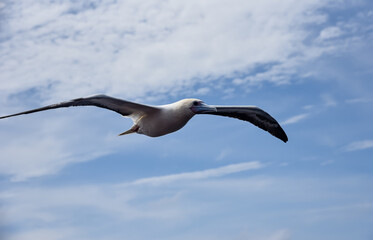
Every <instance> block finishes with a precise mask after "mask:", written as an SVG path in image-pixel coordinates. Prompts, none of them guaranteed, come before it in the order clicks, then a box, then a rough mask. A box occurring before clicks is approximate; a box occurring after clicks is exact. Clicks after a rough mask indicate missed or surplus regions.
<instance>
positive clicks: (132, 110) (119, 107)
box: [0, 94, 159, 119]
mask: <svg viewBox="0 0 373 240" xmlns="http://www.w3.org/2000/svg"><path fill="white" fill-rule="evenodd" d="M75 106H96V107H100V108H106V109H109V110H112V111H114V112H117V113H119V114H121V115H123V116H129V115H131V114H150V113H154V112H156V111H159V108H157V107H153V106H148V105H143V104H139V103H134V102H130V101H126V100H122V99H118V98H113V97H109V96H106V95H102V94H100V95H93V96H90V97H85V98H76V99H73V100H70V101H66V102H61V103H57V104H52V105H48V106H45V107H41V108H36V109H32V110H29V111H25V112H20V113H16V114H11V115H7V116H2V117H0V119H2V118H8V117H14V116H18V115H22V114H29V113H34V112H40V111H45V110H50V109H55V108H64V107H75Z"/></svg>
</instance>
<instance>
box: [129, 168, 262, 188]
mask: <svg viewBox="0 0 373 240" xmlns="http://www.w3.org/2000/svg"><path fill="white" fill-rule="evenodd" d="M262 167H263V165H262V164H261V163H260V162H246V163H238V164H231V165H228V166H223V167H219V168H213V169H207V170H203V171H196V172H186V173H178V174H171V175H166V176H160V177H151V178H143V179H138V180H136V181H134V182H133V184H154V185H157V184H163V183H170V182H175V181H181V180H195V179H206V178H211V177H221V176H224V175H228V174H232V173H237V172H244V171H248V170H252V169H259V168H262Z"/></svg>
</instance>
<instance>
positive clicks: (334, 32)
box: [319, 26, 343, 40]
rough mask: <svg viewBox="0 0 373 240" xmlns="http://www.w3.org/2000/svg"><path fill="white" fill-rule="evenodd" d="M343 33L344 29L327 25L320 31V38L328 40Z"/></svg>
mask: <svg viewBox="0 0 373 240" xmlns="http://www.w3.org/2000/svg"><path fill="white" fill-rule="evenodd" d="M342 34H343V31H342V30H341V29H340V28H339V27H335V26H334V27H327V28H325V29H323V30H322V31H321V32H320V36H319V38H320V40H327V39H331V38H336V37H339V36H341V35H342Z"/></svg>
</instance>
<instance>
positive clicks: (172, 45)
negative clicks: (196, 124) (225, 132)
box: [0, 0, 327, 99]
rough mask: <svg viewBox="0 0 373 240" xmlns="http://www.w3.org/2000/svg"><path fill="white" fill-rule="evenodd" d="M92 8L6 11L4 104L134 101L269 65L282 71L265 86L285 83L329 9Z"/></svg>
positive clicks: (307, 5) (34, 6) (265, 4)
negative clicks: (312, 28) (29, 96)
mask: <svg viewBox="0 0 373 240" xmlns="http://www.w3.org/2000/svg"><path fill="white" fill-rule="evenodd" d="M94 4H95V6H94V7H90V6H84V5H83V4H80V3H74V2H68V3H60V2H53V3H52V2H50V3H47V2H44V3H40V2H39V3H34V2H27V1H24V2H15V3H13V5H12V6H13V9H12V12H10V13H9V14H10V16H11V17H9V18H7V19H5V23H4V25H5V26H6V27H5V30H6V31H5V33H4V34H5V35H6V36H7V38H5V39H4V40H3V41H2V42H1V43H0V44H1V48H0V49H1V50H0V51H1V54H0V56H1V59H2V62H4V64H2V66H1V67H0V74H1V75H0V78H1V79H12V81H6V83H3V84H2V85H1V86H0V89H1V90H2V92H3V93H2V94H13V93H17V92H19V91H22V90H27V89H29V88H33V87H39V88H40V91H43V96H44V97H45V99H50V98H52V99H63V98H70V97H76V96H80V95H87V94H92V93H96V92H106V93H110V94H115V95H122V96H125V97H130V98H136V97H139V96H144V95H145V94H147V93H154V92H156V93H157V94H163V93H167V92H169V91H173V92H174V91H179V90H181V89H183V88H187V87H189V86H191V85H193V84H194V83H197V82H199V83H200V82H201V81H203V82H205V81H211V80H213V79H217V78H218V77H221V76H229V75H231V74H232V73H233V72H247V70H248V69H250V68H252V67H254V66H256V65H257V64H265V63H273V62H278V63H282V64H285V63H286V67H284V65H281V64H280V65H281V66H282V67H280V65H278V66H277V67H276V66H275V67H274V69H276V70H274V71H272V76H271V78H270V79H268V81H274V82H283V81H286V80H285V79H283V77H281V76H284V75H286V76H287V75H288V74H289V73H290V72H291V73H296V70H295V68H296V65H294V64H296V63H297V62H299V61H298V60H299V58H297V59H293V58H292V57H290V56H295V55H298V54H300V53H301V54H302V55H303V54H306V55H307V57H306V59H309V58H314V57H316V56H318V55H319V53H318V54H316V55H314V54H310V52H305V51H304V50H305V47H306V46H304V44H303V40H304V39H305V38H306V37H307V34H306V33H305V32H304V30H303V26H304V25H305V24H312V23H314V24H319V23H320V14H319V13H318V12H317V9H318V8H320V7H324V6H325V5H326V4H327V2H325V1H310V0H307V1H295V0H286V1H282V2H281V3H277V2H276V3H273V1H272V0H265V1H261V2H260V3H257V2H255V3H254V2H250V1H242V0H236V1H233V2H230V3H229V6H227V3H226V2H224V1H218V2H217V1H204V2H201V1H187V2H162V1H158V2H153V3H151V4H149V3H143V2H137V1H129V2H120V3H113V2H109V3H108V2H105V3H94ZM273 4H275V5H276V7H273ZM289 9H291V11H289ZM35 13H37V14H35ZM7 39H9V40H7ZM307 47H308V46H307ZM262 81H267V80H265V79H264V78H263V79H262ZM47 86H49V87H47ZM145 86H146V88H145ZM43 87H47V89H44V90H43Z"/></svg>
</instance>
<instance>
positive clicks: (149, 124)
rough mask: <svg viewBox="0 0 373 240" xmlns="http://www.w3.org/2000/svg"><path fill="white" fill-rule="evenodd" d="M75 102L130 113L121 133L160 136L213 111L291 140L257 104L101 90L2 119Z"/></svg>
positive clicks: (78, 104) (214, 113) (68, 105)
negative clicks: (153, 99)
mask: <svg viewBox="0 0 373 240" xmlns="http://www.w3.org/2000/svg"><path fill="white" fill-rule="evenodd" d="M72 106H96V107H100V108H106V109H109V110H112V111H114V112H117V113H119V114H121V115H122V116H125V117H130V118H131V119H132V121H133V123H134V124H133V126H132V127H131V128H130V129H129V130H127V131H125V132H123V133H121V134H119V136H121V135H126V134H130V133H138V134H144V135H146V136H150V137H159V136H163V135H166V134H169V133H172V132H175V131H177V130H179V129H181V128H182V127H184V126H185V124H186V123H187V122H188V121H189V120H190V119H191V118H192V117H193V116H194V115H196V114H212V115H219V116H225V117H232V118H237V119H240V120H244V121H248V122H251V123H252V124H254V125H255V126H257V127H259V128H261V129H263V130H265V131H268V132H269V133H270V134H272V135H273V136H275V137H277V138H279V139H281V140H282V141H284V142H287V140H288V137H287V136H286V133H285V132H284V130H283V129H282V128H281V126H280V124H279V123H278V122H277V121H276V120H275V119H274V118H273V117H272V116H271V115H269V114H268V113H266V112H265V111H263V110H262V109H260V108H258V107H256V106H213V105H207V104H206V103H204V102H203V101H202V100H199V99H194V98H193V99H183V100H180V101H178V102H174V103H171V104H167V105H161V106H150V105H145V104H140V103H135V102H130V101H126V100H122V99H118V98H113V97H109V96H106V95H102V94H99V95H93V96H89V97H84V98H76V99H73V100H70V101H66V102H61V103H57V104H52V105H48V106H45V107H41V108H36V109H32V110H29V111H25V112H20V113H16V114H11V115H7V116H3V117H0V119H3V118H9V117H14V116H18V115H22V114H29V113H34V112H40V111H45V110H50V109H55V108H64V107H72Z"/></svg>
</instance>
